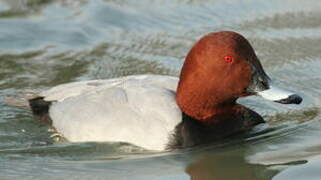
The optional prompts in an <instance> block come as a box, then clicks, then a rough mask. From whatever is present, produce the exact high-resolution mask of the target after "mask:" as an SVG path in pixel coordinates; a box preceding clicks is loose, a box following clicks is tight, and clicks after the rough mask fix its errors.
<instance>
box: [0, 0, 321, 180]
mask: <svg viewBox="0 0 321 180" xmlns="http://www.w3.org/2000/svg"><path fill="white" fill-rule="evenodd" d="M320 9H321V2H320V1H319V0H309V1H301V0H283V1H281V0H278V1H277V0H270V1H265V0H247V1H241V0H231V1H225V0H213V1H210V0H139V1H134V0H131V1H130V0H0V179H5V180H7V179H67V178H68V179H137V180H141V179H165V180H169V179H175V180H176V179H190V178H191V177H193V179H197V180H203V179H210V180H212V179H228V180H229V179H232V180H233V179H237V180H239V179H242V180H243V179H245V180H249V179H282V180H283V179H291V180H295V179H300V180H302V179H321V172H320V166H321V139H320V136H321V123H320V121H321V115H320V106H321V101H320V97H321V92H320V89H321V82H320V81H321V71H320V69H321V11H320ZM218 30H233V31H237V32H239V33H241V34H243V35H244V36H246V37H247V38H248V39H249V40H250V42H251V43H252V45H253V47H254V48H255V50H256V52H257V54H258V56H259V58H260V59H261V62H262V64H263V66H264V67H265V70H266V71H267V72H268V74H269V75H270V76H271V77H272V79H273V80H274V81H275V82H276V83H277V84H279V85H280V86H284V87H287V88H289V89H292V90H294V91H296V92H299V94H300V95H301V96H302V97H303V98H304V102H303V103H302V104H301V105H299V106H298V105H280V104H275V103H272V102H267V101H264V100H263V99H261V98H258V97H249V98H246V99H241V100H240V103H242V104H245V105H246V106H248V107H250V108H252V109H254V110H255V111H257V112H259V113H260V114H262V115H263V116H264V118H265V119H266V120H267V122H268V125H266V126H265V127H257V130H254V131H253V132H249V134H247V135H245V136H244V137H241V138H240V139H238V140H230V141H229V142H223V143H218V144H217V143H216V144H213V145H210V146H205V147H198V148H194V149H186V150H182V151H174V152H166V153H155V152H147V151H144V150H142V149H140V148H139V147H134V146H131V145H129V144H125V143H94V142H91V143H67V142H59V143H52V139H51V138H50V135H51V134H52V133H50V132H48V128H49V127H48V126H46V125H41V124H39V123H38V122H35V121H34V120H33V118H32V115H31V113H30V111H29V110H27V109H21V108H16V107H11V106H8V105H6V104H5V97H7V96H15V97H16V96H17V95H19V94H20V93H22V92H24V93H25V92H28V91H30V90H41V89H46V88H49V87H51V86H54V85H57V84H60V83H65V82H71V81H80V80H88V79H98V78H111V77H119V76H123V75H130V74H144V73H152V74H169V75H173V76H177V75H178V73H179V71H180V67H181V65H182V62H183V60H184V57H185V55H186V53H187V52H188V50H189V48H190V47H191V46H192V44H193V43H194V42H195V40H197V39H198V38H199V37H201V36H202V35H204V34H206V33H208V32H211V31H218Z"/></svg>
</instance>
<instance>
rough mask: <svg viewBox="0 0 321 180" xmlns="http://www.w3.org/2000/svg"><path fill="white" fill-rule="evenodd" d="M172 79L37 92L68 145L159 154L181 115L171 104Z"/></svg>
mask: <svg viewBox="0 0 321 180" xmlns="http://www.w3.org/2000/svg"><path fill="white" fill-rule="evenodd" d="M177 82H178V78H176V77H170V76H160V75H135V76H127V77H123V78H116V79H109V80H93V81H84V82H75V83H69V84H64V85H60V86H56V87H54V88H52V89H49V90H48V91H45V92H42V93H41V96H44V97H45V100H47V101H55V102H54V103H53V104H52V106H51V108H50V110H49V114H50V117H51V118H52V120H53V126H54V127H55V128H56V129H57V131H58V132H59V133H61V134H62V135H63V136H64V137H65V138H67V139H68V140H70V141H73V142H81V141H113V142H115V141H120V142H129V143H132V144H135V145H137V146H141V147H143V148H146V149H150V150H164V148H165V147H166V144H167V143H168V141H169V139H170V136H171V134H172V133H173V130H174V129H175V127H176V125H177V124H178V123H180V122H181V118H182V117H181V116H182V115H181V111H180V109H179V108H178V106H177V104H176V101H175V90H176V86H177Z"/></svg>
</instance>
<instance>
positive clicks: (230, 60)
mask: <svg viewBox="0 0 321 180" xmlns="http://www.w3.org/2000/svg"><path fill="white" fill-rule="evenodd" d="M224 60H225V62H227V63H231V62H233V60H234V58H233V57H232V56H225V57H224Z"/></svg>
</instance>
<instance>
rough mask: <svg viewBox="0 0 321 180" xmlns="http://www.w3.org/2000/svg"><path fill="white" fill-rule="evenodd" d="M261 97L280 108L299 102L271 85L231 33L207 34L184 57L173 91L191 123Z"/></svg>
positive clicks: (249, 50)
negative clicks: (244, 98) (243, 100)
mask: <svg viewBox="0 0 321 180" xmlns="http://www.w3.org/2000/svg"><path fill="white" fill-rule="evenodd" d="M249 95H261V96H262V97H264V98H267V99H270V100H273V101H275V102H279V103H283V104H299V103H300V102H301V101H302V98H301V97H300V96H298V95H296V94H294V93H292V92H289V91H285V90H281V89H279V88H276V87H275V86H273V85H271V80H270V78H269V77H268V75H267V74H266V73H265V72H264V70H263V67H262V65H261V63H260V61H259V59H258V57H257V56H256V54H255V52H254V50H253V48H252V46H251V45H250V43H249V42H248V41H247V40H246V39H245V38H244V37H243V36H242V35H240V34H238V33H235V32H231V31H221V32H215V33H210V34H208V35H205V36H204V37H202V38H201V39H200V40H199V41H197V42H196V43H195V45H194V46H193V47H192V49H191V50H190V52H189V53H188V55H187V57H186V59H185V62H184V65H183V67H182V71H181V74H180V81H179V84H178V87H177V94H176V101H177V103H178V105H179V107H180V108H181V110H182V111H183V112H184V113H186V114H187V115H189V116H191V117H193V118H195V119H199V120H202V119H206V118H208V117H211V116H213V115H215V114H218V113H222V112H224V111H225V110H226V109H228V108H227V107H231V106H233V105H235V102H236V100H237V98H239V97H242V96H249Z"/></svg>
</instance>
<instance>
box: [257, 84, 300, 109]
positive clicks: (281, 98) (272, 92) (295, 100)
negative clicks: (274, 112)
mask: <svg viewBox="0 0 321 180" xmlns="http://www.w3.org/2000/svg"><path fill="white" fill-rule="evenodd" d="M257 94H258V95H259V96H261V97H263V98H265V99H268V100H270V101H274V102H277V103H281V104H300V103H301V102H302V98H301V97H300V96H299V95H297V94H295V93H293V92H291V91H289V90H286V89H282V88H279V87H276V86H274V85H270V86H269V89H267V90H264V91H261V92H258V93H257Z"/></svg>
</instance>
